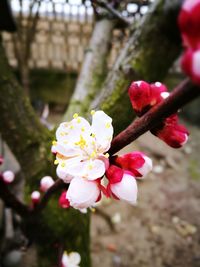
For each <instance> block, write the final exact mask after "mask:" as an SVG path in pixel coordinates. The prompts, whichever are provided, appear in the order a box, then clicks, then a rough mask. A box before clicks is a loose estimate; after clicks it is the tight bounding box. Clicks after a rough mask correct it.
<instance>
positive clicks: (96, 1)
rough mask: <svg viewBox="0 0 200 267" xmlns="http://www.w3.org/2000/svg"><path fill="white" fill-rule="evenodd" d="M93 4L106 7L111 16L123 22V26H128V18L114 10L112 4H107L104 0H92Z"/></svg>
mask: <svg viewBox="0 0 200 267" xmlns="http://www.w3.org/2000/svg"><path fill="white" fill-rule="evenodd" d="M93 3H94V4H96V5H98V6H100V7H102V8H104V9H106V10H107V11H108V12H109V13H110V14H112V15H113V17H114V18H115V19H117V20H119V21H120V22H122V23H123V25H125V26H130V25H131V23H130V21H129V20H128V19H126V18H125V17H123V16H122V14H121V13H120V12H119V11H118V10H116V9H115V8H113V6H112V5H110V4H108V3H107V2H106V1H104V0H94V1H93Z"/></svg>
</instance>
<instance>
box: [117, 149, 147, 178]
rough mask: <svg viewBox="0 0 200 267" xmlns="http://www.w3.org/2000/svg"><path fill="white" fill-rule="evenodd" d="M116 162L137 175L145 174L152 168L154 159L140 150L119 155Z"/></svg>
mask: <svg viewBox="0 0 200 267" xmlns="http://www.w3.org/2000/svg"><path fill="white" fill-rule="evenodd" d="M115 162H116V164H117V165H118V166H120V167H121V168H123V169H124V170H126V171H129V172H131V173H132V175H134V176H135V177H141V176H145V175H146V174H147V173H148V172H150V171H151V170H152V160H151V159H150V158H149V157H147V156H145V154H143V153H142V152H139V151H135V152H131V153H128V154H125V155H122V156H118V157H116V158H115Z"/></svg>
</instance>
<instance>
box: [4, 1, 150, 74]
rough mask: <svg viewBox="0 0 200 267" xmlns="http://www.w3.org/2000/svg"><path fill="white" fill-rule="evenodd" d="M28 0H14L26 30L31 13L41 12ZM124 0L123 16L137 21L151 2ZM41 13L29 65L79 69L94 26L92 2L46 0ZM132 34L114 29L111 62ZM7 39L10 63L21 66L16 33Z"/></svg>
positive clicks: (41, 7) (7, 36)
mask: <svg viewBox="0 0 200 267" xmlns="http://www.w3.org/2000/svg"><path fill="white" fill-rule="evenodd" d="M37 1H38V3H40V1H39V0H37ZM37 1H36V2H37ZM28 2H29V1H28V0H24V1H22V5H21V6H20V4H19V0H12V1H11V3H12V8H13V11H14V13H15V17H16V21H17V22H18V23H20V25H21V28H22V30H23V31H26V29H27V27H28V26H29V23H28V22H29V19H30V12H32V15H31V16H32V17H34V16H35V14H36V13H37V10H36V7H35V9H34V8H33V7H32V9H31V6H30V2H29V4H28ZM124 2H125V4H126V9H125V11H123V15H124V16H126V17H130V18H131V19H135V20H137V19H139V18H140V17H141V16H142V15H143V13H145V12H146V10H147V6H148V4H149V2H148V1H136V0H135V1H128V2H129V4H127V1H124ZM130 2H131V3H130ZM38 12H39V13H38V14H39V16H38V22H37V27H36V31H35V35H34V40H33V42H32V44H31V53H30V58H29V60H28V65H29V67H30V68H46V69H60V70H64V71H66V70H67V71H79V69H80V66H81V63H82V61H83V58H84V54H85V51H86V50H87V49H88V43H89V39H90V36H91V32H92V29H93V22H94V16H93V8H92V6H91V2H90V1H88V0H86V1H83V2H82V1H81V0H73V1H70V0H68V1H66V0H56V1H51V0H43V1H42V2H41V4H40V5H39V6H38ZM20 19H21V21H20ZM128 34H129V33H128V31H125V32H124V31H123V32H122V31H120V30H114V32H113V39H112V50H111V55H110V59H109V65H112V64H113V62H114V61H115V59H116V57H117V54H118V51H119V49H120V48H121V47H122V46H123V45H124V43H125V41H126V39H127V36H128ZM15 35H16V34H15ZM17 38H19V36H18V37H17ZM15 40H16V39H15ZM3 42H4V45H5V47H6V52H7V55H8V58H9V62H10V64H11V65H12V66H13V67H15V68H17V67H18V58H17V56H16V47H15V46H16V41H14V38H13V34H9V33H3Z"/></svg>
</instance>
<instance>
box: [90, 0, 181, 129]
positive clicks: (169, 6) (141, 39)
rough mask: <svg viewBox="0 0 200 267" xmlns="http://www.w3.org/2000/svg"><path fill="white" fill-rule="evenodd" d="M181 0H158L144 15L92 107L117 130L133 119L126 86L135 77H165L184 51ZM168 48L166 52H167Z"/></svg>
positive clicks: (153, 79)
mask: <svg viewBox="0 0 200 267" xmlns="http://www.w3.org/2000/svg"><path fill="white" fill-rule="evenodd" d="M180 2H181V1H179V0H174V1H171V0H157V1H155V2H154V4H152V6H151V7H150V8H149V11H148V13H147V14H146V15H145V16H144V17H143V18H142V19H141V21H140V23H139V24H138V26H137V27H136V29H135V31H134V33H132V34H131V35H130V37H129V40H128V41H127V43H126V44H125V46H124V48H123V49H122V50H121V51H120V54H119V56H118V58H117V60H116V62H115V64H114V66H113V68H112V70H111V71H110V72H109V74H108V76H107V78H106V80H105V83H104V84H103V90H100V93H99V95H97V96H96V98H95V99H94V101H93V103H92V104H91V106H90V109H103V110H104V111H106V112H107V113H108V114H109V115H110V116H111V117H112V118H113V124H114V127H115V129H117V132H120V131H121V130H123V129H124V128H125V127H127V125H128V124H129V121H130V120H132V114H131V113H130V109H131V105H130V101H129V99H128V96H127V88H128V86H129V84H130V83H131V82H132V81H133V80H138V79H142V80H146V81H149V82H155V81H157V80H159V81H162V80H163V79H164V78H165V76H166V74H167V72H168V69H169V68H170V67H171V65H172V64H173V62H174V60H175V59H176V58H177V57H178V55H179V53H180V52H181V39H180V36H179V35H180V34H179V30H178V27H177V23H176V21H177V15H178V12H179V9H180ZM166 51H167V55H166Z"/></svg>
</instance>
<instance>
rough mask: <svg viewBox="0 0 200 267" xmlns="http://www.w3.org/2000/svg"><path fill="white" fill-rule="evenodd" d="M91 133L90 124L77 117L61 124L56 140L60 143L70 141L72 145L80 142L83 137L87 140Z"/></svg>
mask: <svg viewBox="0 0 200 267" xmlns="http://www.w3.org/2000/svg"><path fill="white" fill-rule="evenodd" d="M90 133H91V126H90V124H89V122H88V121H87V120H86V119H84V118H82V117H77V118H75V119H73V120H71V121H70V122H64V123H61V124H60V126H59V127H58V129H57V131H56V139H57V140H58V141H68V142H69V143H70V144H72V143H75V142H78V141H79V140H80V136H81V135H82V136H83V138H86V139H87V138H88V136H90Z"/></svg>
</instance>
